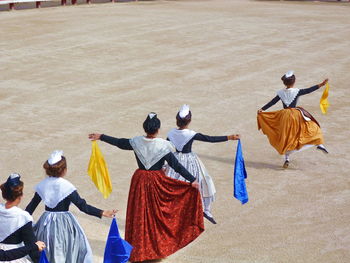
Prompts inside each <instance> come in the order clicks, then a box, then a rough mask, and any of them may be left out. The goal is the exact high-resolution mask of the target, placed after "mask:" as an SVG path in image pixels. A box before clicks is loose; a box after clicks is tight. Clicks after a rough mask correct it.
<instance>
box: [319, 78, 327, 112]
mask: <svg viewBox="0 0 350 263" xmlns="http://www.w3.org/2000/svg"><path fill="white" fill-rule="evenodd" d="M328 92H329V84H328V82H327V83H326V88H325V89H324V91H323V94H322V97H321V100H320V108H321V111H322V113H323V114H326V113H327V109H328V107H329V102H328Z"/></svg>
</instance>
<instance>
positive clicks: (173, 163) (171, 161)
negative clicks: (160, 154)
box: [164, 152, 196, 183]
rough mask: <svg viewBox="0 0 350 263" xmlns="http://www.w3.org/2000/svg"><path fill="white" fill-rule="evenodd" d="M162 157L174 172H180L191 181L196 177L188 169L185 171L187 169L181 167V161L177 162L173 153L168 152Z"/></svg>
mask: <svg viewBox="0 0 350 263" xmlns="http://www.w3.org/2000/svg"><path fill="white" fill-rule="evenodd" d="M164 158H165V160H166V161H167V163H168V164H169V165H170V167H171V168H173V169H174V170H175V172H177V173H179V174H181V175H182V177H183V178H185V179H186V180H188V181H190V182H191V183H192V182H194V181H195V180H196V178H195V177H194V176H193V175H192V174H191V173H190V172H189V171H187V169H186V168H185V167H183V166H182V164H181V163H179V161H178V160H177V158H176V157H175V155H174V154H173V153H171V152H170V153H168V154H167V155H165V156H164Z"/></svg>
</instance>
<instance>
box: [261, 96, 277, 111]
mask: <svg viewBox="0 0 350 263" xmlns="http://www.w3.org/2000/svg"><path fill="white" fill-rule="evenodd" d="M279 100H280V97H278V95H277V96H276V97H274V98H273V99H272V100H271V101H270V102H268V103H266V104H265V106H264V107H262V108H261V109H262V110H267V109H268V108H270V107H272V106H273V105H275V104H276V103H277V102H278V101H279Z"/></svg>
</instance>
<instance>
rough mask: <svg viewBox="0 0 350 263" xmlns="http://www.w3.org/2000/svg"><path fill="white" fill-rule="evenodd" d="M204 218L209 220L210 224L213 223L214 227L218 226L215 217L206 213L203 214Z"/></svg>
mask: <svg viewBox="0 0 350 263" xmlns="http://www.w3.org/2000/svg"><path fill="white" fill-rule="evenodd" d="M203 216H204V217H205V218H206V219H208V220H209V221H210V223H213V224H214V225H216V221H215V219H214V218H213V217H211V216H208V215H207V214H206V213H204V212H203Z"/></svg>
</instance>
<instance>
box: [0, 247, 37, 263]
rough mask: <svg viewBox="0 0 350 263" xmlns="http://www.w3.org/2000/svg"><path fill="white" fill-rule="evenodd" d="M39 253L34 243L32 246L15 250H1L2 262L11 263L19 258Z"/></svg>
mask: <svg viewBox="0 0 350 263" xmlns="http://www.w3.org/2000/svg"><path fill="white" fill-rule="evenodd" d="M35 251H38V246H37V245H36V244H35V243H34V244H31V245H27V246H23V247H19V248H14V249H10V250H6V251H5V250H2V249H1V250H0V261H11V260H15V259H19V258H23V257H25V256H26V255H28V254H29V253H30V252H35Z"/></svg>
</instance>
